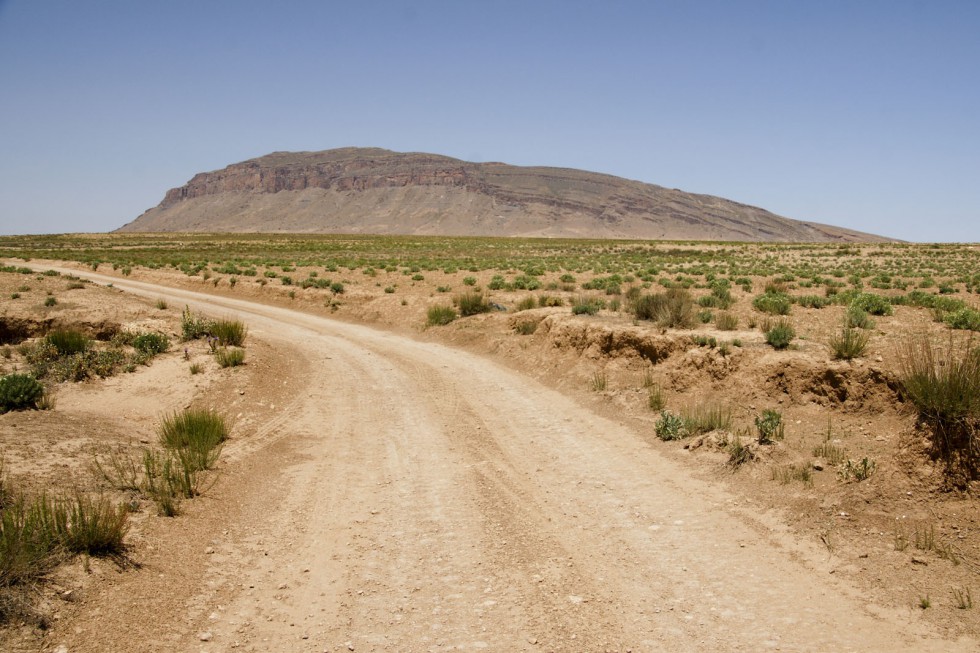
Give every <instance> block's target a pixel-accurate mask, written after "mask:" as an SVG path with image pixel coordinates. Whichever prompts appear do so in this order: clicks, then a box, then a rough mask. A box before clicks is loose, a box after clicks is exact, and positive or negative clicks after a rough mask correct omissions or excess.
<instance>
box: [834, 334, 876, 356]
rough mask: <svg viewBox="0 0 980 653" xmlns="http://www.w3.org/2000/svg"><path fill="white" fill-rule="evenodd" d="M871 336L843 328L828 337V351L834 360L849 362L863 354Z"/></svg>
mask: <svg viewBox="0 0 980 653" xmlns="http://www.w3.org/2000/svg"><path fill="white" fill-rule="evenodd" d="M870 338H871V334H869V333H867V332H864V331H859V330H857V329H854V328H852V327H848V326H845V327H843V328H841V330H840V331H838V332H837V333H835V334H834V335H832V336H830V341H829V342H828V344H829V345H830V351H831V353H832V354H833V357H834V359H835V360H851V359H852V358H857V357H858V356H862V355H863V354H864V351H865V349H867V347H868V340H869V339H870Z"/></svg>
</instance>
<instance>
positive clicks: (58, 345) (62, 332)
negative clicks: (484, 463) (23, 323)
mask: <svg viewBox="0 0 980 653" xmlns="http://www.w3.org/2000/svg"><path fill="white" fill-rule="evenodd" d="M44 339H45V340H46V341H47V342H48V343H50V344H51V346H53V347H54V348H55V349H56V350H57V351H58V355H59V356H70V355H71V354H78V353H81V352H83V351H85V350H87V349H88V348H89V345H90V344H91V343H90V341H89V339H88V338H87V337H86V336H85V334H83V333H80V332H78V331H74V330H72V329H58V330H56V331H52V332H51V333H49V334H48V335H46V336H45V337H44Z"/></svg>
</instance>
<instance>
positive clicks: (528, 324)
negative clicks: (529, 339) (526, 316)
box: [514, 320, 538, 336]
mask: <svg viewBox="0 0 980 653" xmlns="http://www.w3.org/2000/svg"><path fill="white" fill-rule="evenodd" d="M537 330H538V323H537V322H535V321H534V320H521V321H520V322H517V323H515V324H514V331H516V332H517V333H518V334H520V335H522V336H529V335H531V334H533V333H534V332H535V331H537Z"/></svg>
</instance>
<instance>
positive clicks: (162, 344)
mask: <svg viewBox="0 0 980 653" xmlns="http://www.w3.org/2000/svg"><path fill="white" fill-rule="evenodd" d="M133 348H134V349H135V350H136V351H140V352H144V353H147V354H150V355H156V354H162V353H163V352H165V351H167V350H168V349H170V338H168V337H167V336H165V335H163V334H162V333H141V334H140V335H138V336H136V337H135V338H133Z"/></svg>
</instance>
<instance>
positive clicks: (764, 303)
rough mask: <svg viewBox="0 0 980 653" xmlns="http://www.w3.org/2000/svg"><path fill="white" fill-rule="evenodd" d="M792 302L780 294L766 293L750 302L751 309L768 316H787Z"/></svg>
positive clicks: (787, 296) (785, 295) (786, 296)
mask: <svg viewBox="0 0 980 653" xmlns="http://www.w3.org/2000/svg"><path fill="white" fill-rule="evenodd" d="M791 304H792V302H791V300H790V298H789V295H787V294H785V293H781V292H766V293H764V294H762V295H758V296H756V298H755V299H753V300H752V307H753V308H754V309H755V310H757V311H760V312H762V313H768V314H769V315H789V311H790V306H791Z"/></svg>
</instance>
